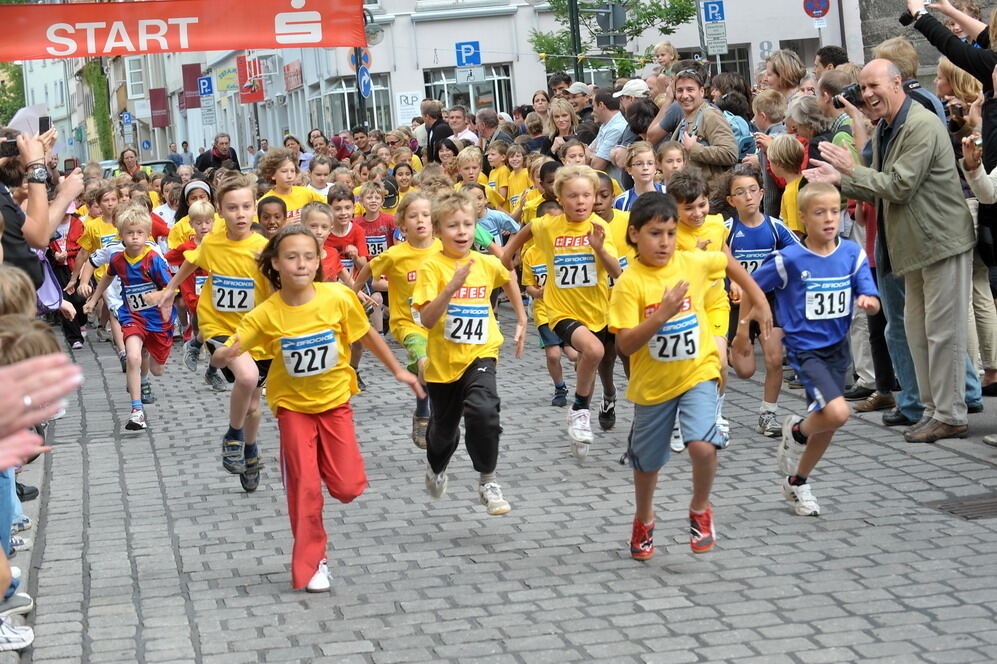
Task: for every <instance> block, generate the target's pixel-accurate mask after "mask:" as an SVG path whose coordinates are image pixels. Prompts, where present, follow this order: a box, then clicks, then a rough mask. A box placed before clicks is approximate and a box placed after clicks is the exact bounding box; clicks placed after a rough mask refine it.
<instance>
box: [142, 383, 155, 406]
mask: <svg viewBox="0 0 997 664" xmlns="http://www.w3.org/2000/svg"><path fill="white" fill-rule="evenodd" d="M142 403H144V404H150V403H156V396H155V395H154V394H153V393H152V383H142Z"/></svg>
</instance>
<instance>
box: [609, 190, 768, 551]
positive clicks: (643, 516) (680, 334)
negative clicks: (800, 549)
mask: <svg viewBox="0 0 997 664" xmlns="http://www.w3.org/2000/svg"><path fill="white" fill-rule="evenodd" d="M676 217H677V210H676V207H675V202H674V200H673V199H672V197H671V196H669V195H667V194H660V193H657V192H650V193H647V194H644V195H643V196H641V197H640V198H639V199H638V201H637V203H636V204H635V205H634V207H633V208H632V209H631V211H630V228H629V230H628V234H627V241H628V242H629V243H630V244H631V246H633V247H634V248H635V249H636V251H637V260H636V261H635V262H634V263H633V265H631V266H630V267H629V268H628V269H627V271H626V272H624V273H623V276H622V277H620V278H619V279H618V280H617V282H616V286H615V287H614V288H613V293H612V298H611V301H610V310H609V329H610V330H611V331H613V332H614V333H615V334H616V335H617V344H618V346H619V349H620V352H621V353H624V354H626V355H629V356H630V360H631V362H630V367H631V378H630V384H629V386H628V387H627V398H628V399H630V401H632V402H633V403H634V420H633V426H632V428H631V430H630V439H629V443H628V451H627V456H628V457H629V459H630V465H631V467H632V468H633V477H634V500H635V503H636V510H635V514H634V521H633V529H632V534H631V537H630V555H631V556H632V557H634V558H635V559H637V560H647V559H648V558H650V557H651V556H652V555H654V539H653V535H654V490H655V486H656V485H657V481H658V471H659V470H660V469H661V467H662V466H663V465H665V463H667V462H668V459H669V456H670V449H669V442H668V439H669V434H670V432H671V431H672V429H673V427H674V425H675V423H676V422H678V423H679V425H680V426H681V428H682V436H683V438H684V440H685V441H686V445H687V447H688V449H689V458H690V460H691V462H692V499H691V500H690V502H689V524H690V535H691V536H690V540H689V544H690V546H691V547H692V551H693V553H706V552H707V551H709V550H710V549H712V548H713V545H714V543H715V542H716V528H715V527H714V524H713V509H712V507H711V506H710V490H711V488H712V486H713V478H714V476H715V475H716V469H717V450H718V449H723V448H724V447H726V446H727V442H728V441H727V435H726V434H725V433H724V432H722V431H720V429H718V427H717V412H718V411H719V409H720V402H719V398H718V391H717V382H718V381H719V380H720V356H719V354H718V353H717V346H716V344H715V343H713V340H712V338H711V337H712V336H713V330H712V329H711V326H710V324H709V319H708V314H707V297H708V291H709V289H710V284H712V283H714V282H716V281H718V280H719V281H722V280H723V277H724V275H725V274H726V275H727V276H729V277H730V278H731V279H732V280H733V281H734V282H736V283H738V284H739V285H740V286H741V287H742V288H743V289H744V292H745V294H746V295H747V296H748V298H750V299H751V300H752V301H753V302H755V303H756V304H757V306H756V308H755V310H754V311H753V312H752V315H753V316H754V319H755V320H757V321H758V323H759V325H760V326H761V328H762V330H763V334H766V335H767V333H768V329H769V327H771V324H772V318H771V314H770V313H769V309H768V303H767V302H766V301H765V295H764V294H763V293H762V291H761V289H759V288H758V286H756V285H755V283H754V282H753V281H752V280H751V277H750V276H749V275H748V273H747V272H745V271H744V268H742V267H741V266H740V265H738V263H737V262H736V261H734V260H733V258H732V257H731V256H730V255H729V254H725V253H723V252H716V251H712V252H700V251H695V252H693V251H676V243H677V242H676V234H677V230H678V228H677V223H676Z"/></svg>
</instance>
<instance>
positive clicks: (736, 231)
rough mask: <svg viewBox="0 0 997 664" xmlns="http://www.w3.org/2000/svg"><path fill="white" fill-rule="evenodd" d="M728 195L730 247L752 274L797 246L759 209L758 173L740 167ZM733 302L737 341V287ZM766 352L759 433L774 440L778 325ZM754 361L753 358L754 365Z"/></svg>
mask: <svg viewBox="0 0 997 664" xmlns="http://www.w3.org/2000/svg"><path fill="white" fill-rule="evenodd" d="M724 191H725V194H726V196H727V204H728V205H730V206H731V207H733V208H734V209H735V210H737V214H735V215H734V216H733V217H731V218H730V219H728V220H726V221H725V222H724V226H725V227H726V228H727V246H728V247H729V248H730V252H731V254H732V255H733V256H734V260H736V261H737V262H738V263H740V265H741V267H743V268H744V269H745V270H747V272H748V274H753V273H754V272H755V270H757V269H758V267H759V266H760V265H761V264H762V263H764V262H765V261H766V260H767V259H768V257H769V256H771V255H772V254H773V253H775V252H776V251H778V250H780V249H785V248H786V247H788V246H791V245H794V244H797V240H796V236H795V235H794V234H793V232H792V231H791V230H789V229H788V228H786V226H784V225H783V223H782V221H781V220H780V219H772V218H771V217H769V216H768V215H767V214H762V212H761V210H760V209H759V206H760V205H761V202H762V197H763V196H764V193H765V192H764V191H763V190H762V176H761V174H760V173H759V172H758V169H756V168H754V167H752V166H748V165H746V164H738V165H737V166H735V167H734V169H733V170H732V171H731V173H730V175H729V176H728V178H727V183H726V186H725V188H724ZM730 299H731V309H730V327H729V329H728V336H729V337H733V332H735V331H736V330H737V321H738V319H739V315H740V307H739V305H738V303H739V302H740V301H741V291H740V287H738V285H737V284H731V285H730ZM769 307H770V308H773V307H774V300H773V299H770V301H769ZM774 318H775V317H774ZM758 332H759V330H758V329H757V327H753V328H752V329H751V330H750V338H751V339H752V340H753V339H754V338H755V337H756V336H758ZM762 351H763V352H764V354H765V388H764V392H763V393H762V405H761V407H760V410H759V412H758V426H757V427H756V429H755V430H756V431H757V432H758V433H760V434H762V435H764V436H769V437H770V438H771V437H775V436H778V435H779V433H780V432H781V431H782V427H781V425H780V424H779V421H778V417H777V416H776V413H777V412H778V411H779V388H780V387H782V329H781V328H780V327H779V326H778V323H775V324H774V327H773V328H772V334H770V335H769V338H768V339H767V340H763V341H762ZM754 359H755V358H754V355H752V356H751V364H752V365H753V364H754ZM751 373H754V366H752V367H751Z"/></svg>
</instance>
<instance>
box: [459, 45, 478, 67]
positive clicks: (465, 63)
mask: <svg viewBox="0 0 997 664" xmlns="http://www.w3.org/2000/svg"><path fill="white" fill-rule="evenodd" d="M454 49H455V50H456V51H457V66H458V67H470V66H471V65H480V64H481V42H476V41H473V42H457V43H456V44H454Z"/></svg>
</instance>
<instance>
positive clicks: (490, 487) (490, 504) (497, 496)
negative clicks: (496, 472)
mask: <svg viewBox="0 0 997 664" xmlns="http://www.w3.org/2000/svg"><path fill="white" fill-rule="evenodd" d="M478 498H480V499H481V504H482V505H484V506H485V507H486V508H488V513H489V514H491V515H493V516H495V515H499V514H505V513H506V512H508V511H509V510H510V509H512V508H511V507H509V501H507V500H506V499H505V498H503V497H502V487H501V486H499V484H498V482H488V483H487V484H482V485H480V486H479V487H478Z"/></svg>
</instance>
